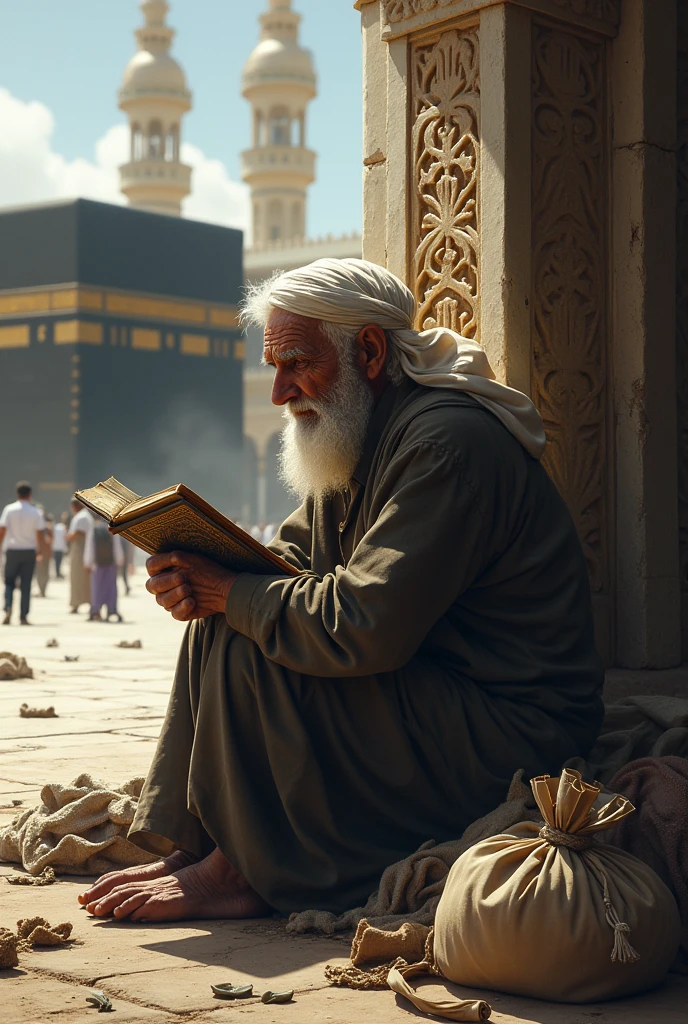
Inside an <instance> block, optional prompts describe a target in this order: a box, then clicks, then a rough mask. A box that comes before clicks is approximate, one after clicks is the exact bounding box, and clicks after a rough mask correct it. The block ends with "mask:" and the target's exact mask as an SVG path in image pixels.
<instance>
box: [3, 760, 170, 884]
mask: <svg viewBox="0 0 688 1024" xmlns="http://www.w3.org/2000/svg"><path fill="white" fill-rule="evenodd" d="M143 781H144V780H143V779H132V780H131V782H127V783H125V784H124V785H123V786H119V787H110V786H107V785H106V784H105V783H103V782H99V781H98V780H96V779H93V778H91V776H90V775H80V776H79V777H78V778H77V779H75V780H74V782H73V783H72V784H71V785H70V786H62V785H58V784H53V785H47V786H44V787H43V789H42V790H41V800H42V804H41V805H40V806H39V807H35V808H32V809H27V810H24V811H21V812H20V813H19V814H18V815H17V817H16V818H15V819H14V820H13V821H12V822H11V823H10V824H9V825H6V826H5V827H4V828H0V861H11V862H12V863H15V864H22V865H23V866H24V867H25V868H26V870H27V871H29V872H30V873H31V874H32V875H39V874H40V873H41V871H43V869H44V868H45V867H48V866H50V867H52V868H53V869H54V870H55V871H56V872H57V873H58V874H65V875H100V874H102V873H103V872H105V871H112V870H114V869H115V868H122V867H128V866H130V865H132V864H146V863H148V862H150V861H152V860H155V857H153V855H152V854H149V853H146V852H145V851H144V850H141V849H139V847H138V846H134V844H133V843H130V842H129V841H128V840H127V832H128V831H129V826H130V825H131V823H132V821H133V818H134V812H135V811H136V804H137V801H138V798H139V796H140V793H141V788H142V786H143Z"/></svg>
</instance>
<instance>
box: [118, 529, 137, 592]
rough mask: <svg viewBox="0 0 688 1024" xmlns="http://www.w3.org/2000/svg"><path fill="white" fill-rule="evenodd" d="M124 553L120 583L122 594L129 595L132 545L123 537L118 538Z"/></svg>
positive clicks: (132, 566) (132, 555)
mask: <svg viewBox="0 0 688 1024" xmlns="http://www.w3.org/2000/svg"><path fill="white" fill-rule="evenodd" d="M119 540H120V543H121V545H122V550H123V552H124V561H123V562H122V565H121V567H120V575H121V577H122V583H123V584H124V593H125V594H127V596H128V595H129V591H130V590H131V587H130V585H129V576H130V574H131V573H132V572H133V569H134V545H133V544H132V543H131V542H130V541H128V540H125V539H124V537H120V538H119Z"/></svg>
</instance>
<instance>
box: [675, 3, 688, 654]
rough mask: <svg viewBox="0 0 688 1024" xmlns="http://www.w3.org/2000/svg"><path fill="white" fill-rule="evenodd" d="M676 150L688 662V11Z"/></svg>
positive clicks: (681, 40)
mask: <svg viewBox="0 0 688 1024" xmlns="http://www.w3.org/2000/svg"><path fill="white" fill-rule="evenodd" d="M677 41H678V61H677V95H676V99H677V118H676V121H677V133H676V134H677V139H676V141H677V147H676V187H677V194H676V245H677V250H676V257H677V259H676V263H677V273H676V377H677V384H678V387H677V397H678V516H679V571H680V580H681V625H682V640H683V645H682V646H683V658H684V660H686V661H688V8H687V6H686V5H685V4H682V5H680V6H679V11H678V32H677Z"/></svg>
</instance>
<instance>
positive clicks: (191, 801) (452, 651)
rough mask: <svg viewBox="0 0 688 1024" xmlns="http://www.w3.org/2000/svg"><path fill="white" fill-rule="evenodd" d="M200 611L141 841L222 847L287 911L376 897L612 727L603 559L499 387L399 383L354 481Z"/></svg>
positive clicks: (307, 511) (163, 848)
mask: <svg viewBox="0 0 688 1024" xmlns="http://www.w3.org/2000/svg"><path fill="white" fill-rule="evenodd" d="M270 546H271V547H272V549H273V550H275V551H277V552H278V553H279V554H281V555H283V556H284V557H285V558H286V559H287V560H289V561H290V562H291V563H292V564H294V565H297V566H299V567H300V568H302V569H304V570H306V573H305V575H301V576H298V577H296V578H285V577H278V576H269V577H268V576H254V575H242V576H239V577H238V578H237V580H236V582H235V583H234V586H233V587H232V590H231V593H230V595H229V598H228V600H227V607H226V617H223V616H221V615H216V616H213V617H210V618H208V619H205V620H201V621H197V622H194V623H193V624H192V625H191V626H190V628H189V630H188V632H187V635H186V638H185V641H184V644H183V646H182V650H181V653H180V658H179V665H178V669H177V675H176V678H175V682H174V687H173V691H172V696H171V701H170V706H169V710H168V714H167V718H166V721H165V724H164V727H163V730H162V734H161V736H160V740H159V744H158V749H157V753H156V756H155V760H154V762H153V765H152V767H151V771H150V774H149V777H148V780H147V782H146V786H145V788H144V791H143V794H142V796H141V800H140V803H139V808H138V812H137V814H136V818H135V820H134V823H133V825H132V829H131V832H130V838H131V839H132V840H133V841H134V842H136V843H138V844H139V845H140V846H143V847H144V848H146V849H148V850H151V851H153V852H157V853H161V854H165V853H167V852H169V851H171V850H172V849H173V848H175V847H181V848H183V849H186V850H188V851H191V852H194V853H197V854H202V853H205V852H207V851H209V850H210V849H212V848H213V847H214V846H215V845H217V846H218V847H219V848H220V849H221V850H222V852H223V853H224V854H225V855H226V857H227V858H228V859H229V860H230V861H231V862H232V863H233V864H234V865H235V867H236V868H238V870H239V871H240V872H241V873H242V874H243V875H244V876H245V877H246V878H247V879H248V881H249V882H250V884H251V885H252V886H253V887H254V888H255V889H256V891H257V892H258V893H259V894H260V895H261V896H262V897H263V898H264V899H265V900H267V902H268V903H270V904H271V905H272V906H273V907H275V908H276V909H277V910H279V911H282V912H284V913H287V912H290V911H297V910H303V909H307V908H320V909H324V910H330V911H335V912H339V911H342V910H344V909H347V908H349V907H352V906H356V905H360V904H361V903H363V902H365V900H366V898H367V897H368V895H369V894H370V892H371V891H372V890H373V889H374V888H375V886H376V883H377V880H378V879H379V877H380V874H381V873H382V871H383V869H384V868H385V867H387V865H389V864H391V863H393V862H394V861H396V860H398V859H400V858H402V857H404V856H406V855H407V854H409V853H411V852H412V851H414V850H415V849H417V848H418V846H420V844H421V843H423V842H425V841H426V840H428V839H434V840H436V841H438V842H441V841H444V840H447V839H451V838H456V837H458V836H460V834H461V832H462V831H463V829H464V828H465V827H466V826H467V825H468V824H469V823H470V822H471V821H473V820H474V819H475V818H477V817H479V816H481V815H483V814H485V813H486V812H487V811H489V810H491V809H492V808H493V807H494V806H496V805H497V804H498V803H499V802H500V801H501V800H503V799H504V797H505V794H506V790H507V787H508V784H509V781H510V779H511V777H512V774H513V772H514V771H515V770H516V769H518V768H525V769H526V771H527V772H528V773H529V774H540V773H543V772H552V773H555V772H558V770H559V769H560V767H561V765H562V763H563V762H564V761H565V760H567V759H568V758H570V757H572V756H574V755H576V754H582V755H584V754H585V753H587V751H588V749H589V748H590V746H591V744H592V742H593V741H594V739H595V738H596V736H597V733H598V729H599V726H600V723H601V719H602V702H601V699H600V693H601V687H602V681H603V672H602V667H601V664H600V661H599V658H598V655H597V653H596V650H595V646H594V641H593V626H592V615H591V605H590V595H589V589H588V581H587V575H586V569H585V564H584V559H583V554H582V551H581V548H580V545H579V542H578V538H577V536H576V532H575V529H574V526H573V523H572V521H571V518H570V516H569V513H568V511H567V509H566V507H565V506H564V503H563V501H562V499H561V498H560V496H559V494H558V493H557V491H556V489H555V487H554V486H553V484H552V483H551V481H550V479H549V478H548V476H547V474H546V473H545V470H544V469H543V468H542V466H541V465H540V464H539V463H538V462H537V461H536V460H535V459H533V458H531V457H530V456H529V455H528V454H527V453H526V451H525V450H524V449H523V448H522V447H521V445H520V444H519V443H518V442H517V441H516V440H515V439H514V438H513V437H512V436H511V434H510V433H509V432H508V431H507V430H506V428H505V427H504V426H503V425H502V424H501V423H500V422H499V421H498V420H497V418H496V417H495V416H494V415H493V414H492V413H490V412H489V411H488V410H487V409H485V408H484V407H483V406H481V405H480V404H479V403H478V402H477V401H476V400H475V399H473V398H472V397H470V396H469V395H466V394H465V393H459V392H454V391H449V390H439V389H429V388H424V387H421V386H419V385H415V384H413V383H412V382H410V381H409V382H407V383H405V384H404V385H403V386H402V387H400V388H393V387H389V388H388V389H387V391H386V392H385V393H384V395H383V397H382V398H381V399H380V401H379V402H378V405H377V407H376V409H375V412H374V414H373V417H372V420H371V423H370V426H369V430H368V435H367V439H366V444H365V448H364V451H363V454H362V457H361V460H360V463H359V465H358V467H357V469H356V471H355V473H354V477H353V479H352V481H351V484H350V487H349V489H348V491H347V492H346V493H345V494H337V495H335V496H333V497H329V498H327V499H325V500H318V501H310V500H309V501H307V502H306V503H305V504H304V505H303V506H302V507H301V508H299V509H298V510H297V511H296V512H295V513H294V514H293V515H292V516H290V518H289V519H287V521H286V522H285V523H284V524H283V526H282V528H281V530H280V532H279V534H278V536H277V538H276V539H275V541H274V542H273V544H271V545H270Z"/></svg>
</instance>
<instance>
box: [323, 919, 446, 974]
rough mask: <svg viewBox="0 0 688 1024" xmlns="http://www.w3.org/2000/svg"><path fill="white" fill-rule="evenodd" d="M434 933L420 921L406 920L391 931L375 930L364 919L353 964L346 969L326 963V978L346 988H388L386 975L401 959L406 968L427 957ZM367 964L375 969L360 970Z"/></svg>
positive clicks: (354, 945)
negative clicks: (431, 933) (362, 965)
mask: <svg viewBox="0 0 688 1024" xmlns="http://www.w3.org/2000/svg"><path fill="white" fill-rule="evenodd" d="M431 930H432V929H430V928H429V927H428V926H427V925H425V924H419V923H418V921H405V922H404V923H403V924H402V926H401V928H398V929H396V931H389V930H386V929H384V928H374V927H373V926H372V925H371V924H370V923H369V922H368V921H366V919H365V918H363V920H362V921H359V922H358V928H357V929H356V934H355V935H354V938H353V942H352V943H351V963H350V964H346V965H345V966H344V967H333V966H332V965H331V964H327V966H326V967H325V977H326V978H327V980H328V981H329V982H330V984H331V985H342V986H345V987H346V988H363V989H371V988H387V987H388V986H387V975H388V974H389V972H390V970H391V969H392V966H393V965H394V964H396V963H397V962H399V961H400V958H402V959H403V963H404V964H405V965H408V964H410V963H413V962H414V961H417V960H422V959H423V958H424V956H425V949H426V943H427V940H428V935H429V934H430V932H431ZM364 963H373V964H374V965H375V966H373V967H370V968H369V969H367V970H361V967H360V965H361V964H364Z"/></svg>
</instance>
